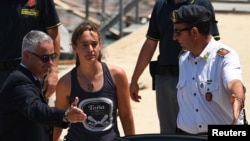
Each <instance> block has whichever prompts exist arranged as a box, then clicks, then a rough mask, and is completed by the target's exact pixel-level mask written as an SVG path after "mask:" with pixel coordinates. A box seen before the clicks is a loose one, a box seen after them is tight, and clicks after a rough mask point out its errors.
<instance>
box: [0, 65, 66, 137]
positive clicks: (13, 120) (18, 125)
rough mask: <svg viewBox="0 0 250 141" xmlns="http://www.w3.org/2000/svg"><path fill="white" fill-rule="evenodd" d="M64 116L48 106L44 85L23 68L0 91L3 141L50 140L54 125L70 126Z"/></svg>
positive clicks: (0, 121)
mask: <svg viewBox="0 0 250 141" xmlns="http://www.w3.org/2000/svg"><path fill="white" fill-rule="evenodd" d="M64 113H65V110H62V109H56V108H54V107H49V106H48V104H47V100H46V99H45V98H44V96H43V93H42V89H41V86H40V84H39V83H37V82H36V80H35V78H34V76H33V75H32V74H31V72H30V71H29V70H27V69H26V68H24V67H23V66H21V65H20V66H19V67H18V69H17V70H15V71H13V72H12V73H11V74H10V76H9V77H8V79H7V80H6V82H5V84H4V86H3V87H2V89H1V91H0V141H50V140H51V135H52V130H51V129H52V126H58V127H63V128H66V127H67V125H68V123H66V122H63V121H62V119H63V116H64Z"/></svg>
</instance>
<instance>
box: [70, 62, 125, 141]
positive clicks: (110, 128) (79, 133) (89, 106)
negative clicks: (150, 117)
mask: <svg viewBox="0 0 250 141" xmlns="http://www.w3.org/2000/svg"><path fill="white" fill-rule="evenodd" d="M102 68H103V77H104V84H103V87H102V88H101V89H100V90H99V91H97V92H87V91H85V90H84V89H82V88H81V87H80V85H79V83H78V80H77V71H76V70H77V69H76V67H75V68H73V69H72V71H71V95H70V103H72V102H73V100H74V99H75V97H76V96H78V97H79V103H78V107H79V108H81V109H83V111H84V112H85V113H86V114H87V116H88V118H87V120H86V122H83V123H72V124H71V126H70V128H69V129H68V133H67V135H66V139H67V141H81V140H82V141H83V140H86V141H111V140H113V139H114V138H115V137H116V136H120V133H119V131H118V127H117V96H116V87H115V84H114V82H113V80H112V77H111V74H110V72H109V69H108V67H107V65H106V64H105V63H104V62H102Z"/></svg>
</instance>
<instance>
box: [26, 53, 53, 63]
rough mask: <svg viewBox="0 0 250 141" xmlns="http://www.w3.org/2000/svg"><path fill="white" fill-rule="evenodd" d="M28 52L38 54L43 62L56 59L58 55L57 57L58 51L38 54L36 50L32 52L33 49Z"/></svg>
mask: <svg viewBox="0 0 250 141" xmlns="http://www.w3.org/2000/svg"><path fill="white" fill-rule="evenodd" d="M28 52H29V53H30V54H32V55H34V56H36V57H37V58H39V59H41V61H42V62H43V63H47V62H48V61H49V60H50V59H51V60H54V59H56V57H57V53H53V54H48V55H38V54H36V53H34V52H31V51H28Z"/></svg>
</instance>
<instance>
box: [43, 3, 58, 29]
mask: <svg viewBox="0 0 250 141" xmlns="http://www.w3.org/2000/svg"><path fill="white" fill-rule="evenodd" d="M41 3H42V6H44V9H43V10H44V15H42V16H43V21H44V25H45V27H46V28H47V29H50V28H53V27H57V26H59V25H61V23H60V19H59V17H58V14H57V11H56V8H55V4H54V1H53V0H41Z"/></svg>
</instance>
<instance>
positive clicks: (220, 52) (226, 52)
mask: <svg viewBox="0 0 250 141" xmlns="http://www.w3.org/2000/svg"><path fill="white" fill-rule="evenodd" d="M228 53H229V50H227V49H225V48H220V49H219V50H218V51H217V54H218V55H219V56H221V57H224V56H225V55H227V54H228Z"/></svg>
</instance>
